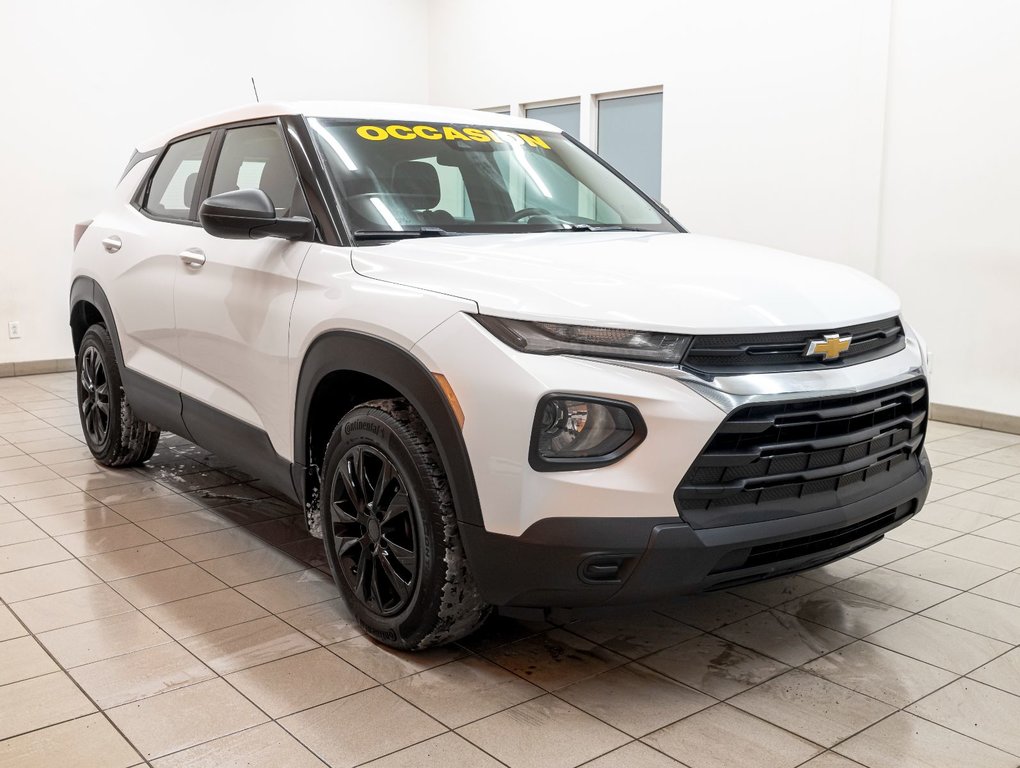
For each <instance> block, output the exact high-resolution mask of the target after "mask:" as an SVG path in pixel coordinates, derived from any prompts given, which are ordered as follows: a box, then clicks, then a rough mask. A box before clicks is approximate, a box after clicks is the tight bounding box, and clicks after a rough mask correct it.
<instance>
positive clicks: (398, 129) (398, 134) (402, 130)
mask: <svg viewBox="0 0 1020 768" xmlns="http://www.w3.org/2000/svg"><path fill="white" fill-rule="evenodd" d="M386 133H388V134H389V135H390V136H392V137H393V138H395V139H404V140H407V139H413V138H414V131H413V130H411V129H410V128H408V127H407V126H406V125H387V126H386Z"/></svg>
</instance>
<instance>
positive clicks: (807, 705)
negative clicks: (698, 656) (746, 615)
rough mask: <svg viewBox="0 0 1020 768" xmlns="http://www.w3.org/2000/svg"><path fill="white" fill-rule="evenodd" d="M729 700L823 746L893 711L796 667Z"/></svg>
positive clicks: (835, 741)
mask: <svg viewBox="0 0 1020 768" xmlns="http://www.w3.org/2000/svg"><path fill="white" fill-rule="evenodd" d="M730 702H731V703H732V704H733V705H734V706H736V707H740V708H741V709H743V710H745V711H747V712H750V713H751V714H752V715H756V716H758V717H760V718H762V719H763V720H768V721H769V722H770V723H772V724H774V725H778V726H779V727H780V728H786V729H787V730H789V731H792V732H793V733H796V734H797V735H799V736H803V737H804V738H806V739H808V740H810V741H813V742H815V743H816V744H821V745H822V746H824V747H831V746H833V745H834V744H837V743H839V742H840V741H842V740H843V739H845V738H847V737H849V736H852V735H853V734H855V733H857V732H858V731H861V730H864V729H865V728H867V727H868V726H869V725H871V724H872V723H875V722H878V721H879V720H881V719H882V718H883V717H885V716H887V715H889V714H891V713H892V712H894V711H895V708H894V707H891V706H889V705H888V704H885V703H883V702H881V701H878V700H876V699H872V698H870V697H869V696H864V695H863V694H860V693H856V692H855V691H851V690H850V689H848V688H843V687H842V686H839V685H836V684H835V683H831V682H829V681H828V680H823V679H822V678H820V677H815V676H814V675H809V674H808V673H806V672H801V671H800V670H797V669H794V670H791V671H789V672H787V673H786V674H785V675H781V676H780V677H777V678H774V679H772V680H769V681H768V682H767V683H762V684H761V685H759V686H758V687H757V688H752V689H751V690H749V691H745V692H744V693H742V694H740V695H739V696H735V697H734V698H732V699H731V700H730Z"/></svg>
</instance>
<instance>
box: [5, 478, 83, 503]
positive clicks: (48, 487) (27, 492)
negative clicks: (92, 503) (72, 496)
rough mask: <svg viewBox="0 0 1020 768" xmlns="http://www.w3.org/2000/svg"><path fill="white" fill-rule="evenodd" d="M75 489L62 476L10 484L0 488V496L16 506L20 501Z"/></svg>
mask: <svg viewBox="0 0 1020 768" xmlns="http://www.w3.org/2000/svg"><path fill="white" fill-rule="evenodd" d="M76 490H78V489H77V488H75V487H74V486H73V485H71V484H70V483H69V482H67V481H66V480H64V479H63V478H57V479H55V480H41V481H39V482H35V483H25V484H24V485H10V486H8V487H6V488H0V497H2V498H3V499H4V500H5V501H9V502H11V503H12V504H14V505H15V506H17V503H18V502H21V501H32V500H34V499H42V498H46V497H47V496H59V495H60V494H63V493H73V492H74V491H76Z"/></svg>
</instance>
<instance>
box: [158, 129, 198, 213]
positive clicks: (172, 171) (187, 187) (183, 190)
mask: <svg viewBox="0 0 1020 768" xmlns="http://www.w3.org/2000/svg"><path fill="white" fill-rule="evenodd" d="M208 143H209V134H207V133H206V134H203V135H201V136H193V137H192V138H190V139H184V140H183V141H178V142H175V143H173V144H171V145H170V148H169V149H167V151H166V154H164V155H163V159H162V160H160V161H159V167H158V168H157V169H156V172H155V173H154V174H153V175H152V182H151V183H150V184H149V194H148V195H147V196H146V200H145V206H144V208H145V210H147V211H148V212H149V213H151V214H152V215H153V216H159V217H163V218H171V219H187V218H188V217H189V215H190V213H191V202H192V199H193V198H194V196H195V188H196V187H197V186H198V171H199V169H200V168H201V167H202V155H203V154H205V147H206V144H208Z"/></svg>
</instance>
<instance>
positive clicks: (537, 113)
mask: <svg viewBox="0 0 1020 768" xmlns="http://www.w3.org/2000/svg"><path fill="white" fill-rule="evenodd" d="M527 114H528V117H532V118H534V119H535V120H545V121H546V122H547V123H552V124H553V125H555V126H556V127H557V128H559V129H560V130H561V131H563V132H564V133H566V134H567V135H569V136H573V137H574V138H575V139H576V138H578V137H579V136H580V135H581V105H580V104H557V105H556V106H555V107H528V113H527Z"/></svg>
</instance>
